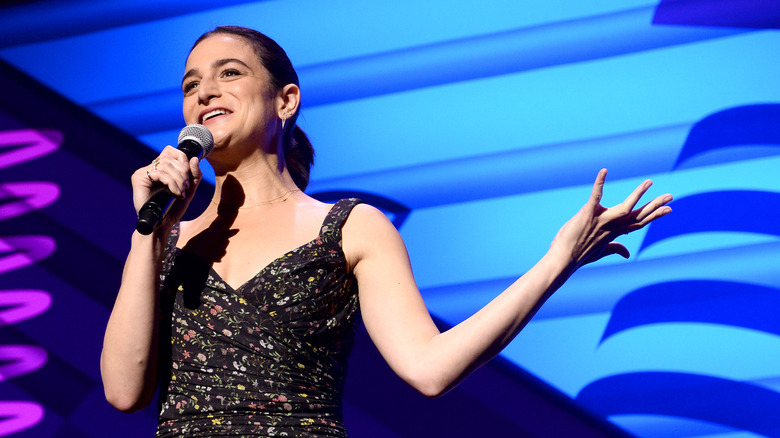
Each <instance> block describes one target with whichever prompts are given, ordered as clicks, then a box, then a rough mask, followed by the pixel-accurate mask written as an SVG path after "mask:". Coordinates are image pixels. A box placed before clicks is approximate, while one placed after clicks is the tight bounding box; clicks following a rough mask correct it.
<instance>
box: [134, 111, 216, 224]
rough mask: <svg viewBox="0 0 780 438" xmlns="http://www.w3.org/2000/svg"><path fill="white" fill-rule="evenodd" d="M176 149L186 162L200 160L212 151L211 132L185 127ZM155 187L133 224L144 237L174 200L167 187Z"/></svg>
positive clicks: (204, 128) (199, 128) (202, 127)
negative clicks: (183, 155)
mask: <svg viewBox="0 0 780 438" xmlns="http://www.w3.org/2000/svg"><path fill="white" fill-rule="evenodd" d="M176 149H178V150H180V151H182V152H184V153H185V154H186V155H187V160H188V161H189V160H190V159H192V157H198V160H202V159H203V157H205V156H207V155H208V154H209V153H211V151H212V149H214V137H212V136H211V131H209V129H208V128H206V127H205V126H203V125H198V124H192V125H187V126H185V127H184V129H182V130H181V132H180V133H179V142H178V146H176ZM155 185H156V186H157V187H154V188H153V189H152V193H151V195H150V196H149V200H148V201H146V203H145V204H144V205H143V207H141V210H140V211H139V212H138V222H136V223H135V229H136V230H138V232H139V233H141V234H144V235H148V234H151V232H152V231H154V229H155V228H157V226H158V225H160V222H162V219H163V217H164V216H165V214H166V213H168V210H169V209H170V208H171V205H172V204H173V201H174V200H175V199H176V196H174V195H173V193H171V191H170V190H168V187H167V186H165V185H164V184H162V183H159V182H158V183H156V184H155Z"/></svg>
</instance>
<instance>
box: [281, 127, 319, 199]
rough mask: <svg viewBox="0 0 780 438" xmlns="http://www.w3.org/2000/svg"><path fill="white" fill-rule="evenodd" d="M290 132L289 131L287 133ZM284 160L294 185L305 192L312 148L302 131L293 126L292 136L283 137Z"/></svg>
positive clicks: (312, 157)
mask: <svg viewBox="0 0 780 438" xmlns="http://www.w3.org/2000/svg"><path fill="white" fill-rule="evenodd" d="M287 132H290V131H287ZM284 140H285V141H284V160H285V165H286V166H287V170H288V171H289V172H290V176H292V179H293V181H294V182H295V185H296V186H298V188H299V189H301V190H306V186H307V185H309V173H310V171H311V166H312V164H314V147H312V145H311V142H310V141H309V137H307V136H306V134H305V133H304V132H303V129H301V128H300V127H298V125H295V126H294V127H293V129H292V134H291V135H290V134H288V135H285V139H284Z"/></svg>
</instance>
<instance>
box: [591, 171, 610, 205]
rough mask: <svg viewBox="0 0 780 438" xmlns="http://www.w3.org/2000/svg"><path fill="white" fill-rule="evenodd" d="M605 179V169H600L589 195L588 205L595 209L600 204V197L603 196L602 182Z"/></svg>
mask: <svg viewBox="0 0 780 438" xmlns="http://www.w3.org/2000/svg"><path fill="white" fill-rule="evenodd" d="M606 179H607V169H601V170H600V171H599V174H598V175H596V181H595V182H594V183H593V191H591V193H590V199H589V200H588V205H589V206H590V207H591V208H592V209H595V208H596V207H597V206H598V205H600V204H601V197H602V195H603V194H604V181H606Z"/></svg>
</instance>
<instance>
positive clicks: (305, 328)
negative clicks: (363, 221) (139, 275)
mask: <svg viewBox="0 0 780 438" xmlns="http://www.w3.org/2000/svg"><path fill="white" fill-rule="evenodd" d="M359 202H360V201H358V200H356V199H342V200H341V201H339V202H337V203H336V205H334V206H333V207H332V208H331V210H330V212H329V213H328V215H327V216H326V218H325V220H324V222H323V224H322V228H321V230H320V234H319V236H318V237H317V238H316V239H314V240H312V241H311V242H309V243H307V244H305V245H302V246H300V247H298V248H296V249H294V250H292V251H288V252H287V253H286V254H284V255H282V256H281V257H279V258H278V259H276V260H274V261H272V262H271V263H270V264H269V265H268V266H266V267H264V268H263V269H262V270H261V271H260V272H259V273H258V274H257V275H256V276H255V277H253V278H252V279H250V280H249V281H247V282H246V283H245V284H243V285H242V286H240V287H239V288H238V289H236V290H233V289H232V288H231V287H230V286H229V285H227V284H226V283H225V282H224V281H223V280H222V279H221V278H220V277H219V275H218V274H217V273H216V272H214V270H213V269H211V267H210V266H209V265H208V264H207V263H206V262H205V261H204V260H202V259H201V258H199V257H198V256H196V255H194V254H192V253H189V252H187V251H185V250H181V249H179V248H176V241H177V240H178V236H179V234H178V227H176V228H174V230H173V231H172V232H171V237H170V241H169V243H168V249H167V251H166V255H165V258H164V262H163V270H162V286H161V289H162V297H163V312H162V313H163V318H162V323H161V327H162V329H161V335H160V345H161V354H160V367H161V369H160V395H159V403H160V417H159V427H158V431H157V435H156V436H157V437H171V436H186V437H216V436H231V437H235V436H245V437H250V436H251V437H257V436H263V437H265V436H286V437H323V436H324V437H346V431H345V429H344V425H343V423H342V418H341V398H342V392H343V386H344V377H345V374H346V365H347V356H348V354H349V351H350V350H351V348H352V344H353V340H354V333H355V327H356V324H357V320H358V295H357V285H356V282H355V278H354V276H352V274H351V273H350V272H348V269H347V263H346V260H345V257H344V253H343V251H342V249H341V227H342V225H343V224H344V221H345V220H346V219H347V217H348V216H349V213H350V211H351V210H352V208H353V207H354V206H355V205H356V204H357V203H359Z"/></svg>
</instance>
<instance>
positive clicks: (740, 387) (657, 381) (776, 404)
mask: <svg viewBox="0 0 780 438" xmlns="http://www.w3.org/2000/svg"><path fill="white" fill-rule="evenodd" d="M576 400H577V402H579V403H581V404H583V405H584V406H586V407H587V408H588V409H590V410H591V411H593V412H594V413H597V414H599V415H603V416H605V417H606V416H609V415H621V414H651V415H670V416H675V417H683V418H690V419H694V420H703V421H708V422H710V423H715V424H720V425H723V426H728V427H732V428H735V429H740V430H746V431H750V432H754V433H758V434H761V435H765V436H780V421H778V420H777V414H778V412H780V394H778V393H777V392H774V391H771V390H769V389H765V388H762V387H759V386H755V385H751V384H748V383H743V382H735V381H732V380H726V379H720V378H716V377H708V376H700V375H695V374H683V373H662V372H646V373H631V374H621V375H617V376H611V377H606V378H604V379H601V380H597V381H595V382H593V383H591V384H589V385H588V386H586V387H585V388H583V389H582V391H580V393H579V394H578V395H577V397H576Z"/></svg>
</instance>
